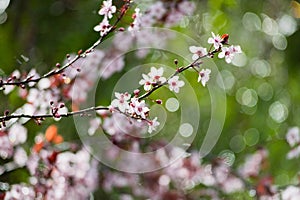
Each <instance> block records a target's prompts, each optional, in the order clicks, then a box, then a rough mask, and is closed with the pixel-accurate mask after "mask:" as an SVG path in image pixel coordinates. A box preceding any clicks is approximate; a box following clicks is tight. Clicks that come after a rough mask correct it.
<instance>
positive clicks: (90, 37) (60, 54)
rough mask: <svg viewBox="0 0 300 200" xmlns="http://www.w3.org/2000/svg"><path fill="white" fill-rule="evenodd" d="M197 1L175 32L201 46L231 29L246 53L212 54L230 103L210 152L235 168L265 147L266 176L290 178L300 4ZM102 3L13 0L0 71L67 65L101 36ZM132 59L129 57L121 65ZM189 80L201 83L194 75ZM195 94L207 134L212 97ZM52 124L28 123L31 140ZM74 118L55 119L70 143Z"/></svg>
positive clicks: (10, 101) (0, 38)
mask: <svg viewBox="0 0 300 200" xmlns="http://www.w3.org/2000/svg"><path fill="white" fill-rule="evenodd" d="M114 2H115V3H116V4H121V3H122V2H121V1H114ZM195 2H196V4H197V10H196V12H195V15H194V16H193V17H188V18H186V19H185V20H184V21H183V22H182V23H181V25H180V26H178V27H175V28H174V29H175V30H177V31H180V32H182V33H184V34H187V35H189V36H191V37H192V38H194V39H195V40H198V41H199V42H200V43H201V44H205V42H206V40H207V38H208V36H210V32H211V31H213V32H215V33H220V34H223V33H228V34H229V35H230V42H232V43H233V44H239V45H240V46H241V47H242V50H243V52H244V53H243V54H242V55H240V56H239V57H238V58H237V59H236V60H235V61H234V62H233V64H227V63H225V62H224V60H220V59H214V61H215V63H216V65H217V66H218V69H219V71H220V73H221V75H222V78H223V81H224V85H225V90H226V94H227V102H226V104H225V103H224V105H223V106H226V110H227V112H226V121H225V125H224V128H223V132H222V135H221V137H220V139H219V140H218V143H217V145H216V146H215V148H214V149H213V151H212V152H211V155H210V156H212V157H213V156H216V155H222V153H228V152H229V153H230V154H232V155H234V158H235V164H234V165H238V164H239V163H241V162H243V161H244V158H245V155H247V154H249V153H252V152H254V151H255V150H256V149H257V148H258V147H266V148H267V149H268V150H269V151H270V159H271V160H270V169H269V171H268V172H267V173H268V174H271V175H273V176H274V177H275V183H276V184H279V185H285V184H287V183H290V182H292V181H293V180H292V177H293V176H294V175H295V174H296V172H297V171H298V170H299V164H300V163H299V161H296V162H287V160H286V153H287V151H288V150H289V147H288V145H287V143H286V142H285V140H284V137H285V133H286V132H287V129H288V128H289V127H291V126H297V125H298V126H299V125H300V84H299V77H300V69H299V67H300V59H299V47H300V31H298V26H299V18H297V17H299V13H300V11H299V10H300V4H299V3H298V2H297V1H289V0H251V1H249V0H208V1H201V0H199V1H195ZM99 5H100V1H97V0H81V1H79V0H56V1H54V0H43V1H38V0H27V1H22V0H12V1H11V2H10V5H9V7H8V8H7V9H6V11H5V12H4V13H2V14H1V16H0V23H1V24H0V75H2V76H5V75H9V74H10V73H11V72H12V71H13V70H14V69H19V70H20V71H24V72H25V71H29V70H30V69H32V68H35V69H36V70H37V71H38V72H39V73H41V74H42V73H45V72H47V71H48V70H49V69H51V68H53V67H54V66H55V63H57V62H62V61H63V60H64V59H65V57H66V54H67V53H73V52H77V51H78V50H79V49H86V48H87V47H89V46H90V45H91V44H92V43H93V42H94V41H96V40H97V38H98V33H96V32H94V31H93V27H94V26H95V25H96V24H97V23H99V21H100V20H101V18H100V17H99V15H98V14H97V11H98V9H99ZM123 25H124V26H127V25H128V22H126V20H125V22H123ZM100 49H101V47H100ZM26 58H28V59H29V60H28V61H27V59H26ZM148 59H150V58H148ZM134 62H135V61H134V60H133V61H131V60H129V59H128V60H126V67H125V69H124V70H125V71H126V70H127V71H128V70H129V69H130V66H131V65H132V64H134ZM120 75H121V73H120V74H117V75H115V76H113V77H112V79H110V80H107V81H106V82H104V83H106V84H105V86H106V92H105V93H102V95H101V96H102V97H104V98H106V99H105V100H101V102H109V100H110V98H111V94H110V93H111V91H112V89H113V83H114V82H115V81H116V80H117V79H118V78H119V77H120ZM187 76H189V74H187ZM191 84H193V85H194V86H195V87H199V85H198V83H196V80H194V81H191ZM197 95H198V97H199V105H200V107H201V122H200V130H199V132H205V131H206V130H207V126H208V121H209V119H210V110H209V108H207V105H210V99H209V94H208V91H206V90H205V89H203V88H201V91H199V93H197ZM0 98H1V105H0V108H1V110H0V112H2V111H4V110H5V109H7V108H9V109H11V110H13V109H15V108H17V107H18V106H19V105H21V104H22V100H20V99H19V98H18V97H17V95H16V94H15V93H12V94H11V95H10V96H8V97H7V96H4V95H3V94H1V95H0ZM51 123H53V121H51V120H48V121H46V122H45V123H44V124H43V125H42V126H41V127H37V126H36V125H35V124H34V123H29V124H27V125H26V127H27V128H28V129H29V130H30V131H29V133H30V134H29V135H30V136H29V137H30V139H31V141H32V142H33V137H34V134H36V133H38V132H43V131H44V130H45V129H46V127H47V125H49V124H51ZM55 123H56V122H55ZM72 123H73V121H72V120H71V119H63V120H61V121H60V122H59V123H57V124H58V127H59V129H60V130H63V131H64V137H65V140H75V141H76V140H78V138H77V136H76V134H74V131H75V129H74V126H73V125H72ZM72 127H73V128H72ZM202 140H203V137H202V135H201V134H199V135H198V136H197V138H196V139H195V140H194V145H193V148H199V147H200V145H201V141H202ZM31 144H32V143H31ZM29 146H30V143H29Z"/></svg>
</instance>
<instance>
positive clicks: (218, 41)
mask: <svg viewBox="0 0 300 200" xmlns="http://www.w3.org/2000/svg"><path fill="white" fill-rule="evenodd" d="M211 34H212V37H210V38H208V41H207V42H208V44H213V45H214V48H215V49H219V48H220V47H222V46H223V45H222V38H221V36H220V35H215V34H214V33H213V32H211Z"/></svg>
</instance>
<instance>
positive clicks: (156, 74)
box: [139, 67, 167, 91]
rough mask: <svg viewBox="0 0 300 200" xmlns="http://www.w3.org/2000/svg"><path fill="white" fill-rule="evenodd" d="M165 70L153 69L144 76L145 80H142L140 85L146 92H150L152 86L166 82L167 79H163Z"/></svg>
mask: <svg viewBox="0 0 300 200" xmlns="http://www.w3.org/2000/svg"><path fill="white" fill-rule="evenodd" d="M163 73H164V70H163V68H162V67H161V68H159V69H157V68H155V67H151V71H150V72H149V73H148V74H147V75H146V74H142V76H143V79H142V80H140V82H139V84H140V85H144V90H145V91H149V90H150V89H151V88H152V85H154V84H161V83H164V82H166V80H167V79H166V78H165V77H163V76H162V75H163Z"/></svg>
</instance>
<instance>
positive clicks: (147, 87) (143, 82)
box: [139, 74, 152, 91]
mask: <svg viewBox="0 0 300 200" xmlns="http://www.w3.org/2000/svg"><path fill="white" fill-rule="evenodd" d="M142 76H143V79H141V80H140V82H139V84H140V85H144V90H145V91H149V90H151V87H152V83H151V82H152V79H151V78H150V77H149V76H148V75H146V74H142Z"/></svg>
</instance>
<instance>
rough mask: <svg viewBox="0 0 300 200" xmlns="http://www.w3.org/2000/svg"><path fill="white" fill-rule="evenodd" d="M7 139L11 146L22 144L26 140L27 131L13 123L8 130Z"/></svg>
mask: <svg viewBox="0 0 300 200" xmlns="http://www.w3.org/2000/svg"><path fill="white" fill-rule="evenodd" d="M8 137H9V140H10V142H11V143H12V144H13V145H18V144H23V143H24V142H26V140H27V129H26V128H25V127H24V126H22V125H21V124H19V123H15V124H13V125H12V126H11V127H10V128H9V130H8Z"/></svg>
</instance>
